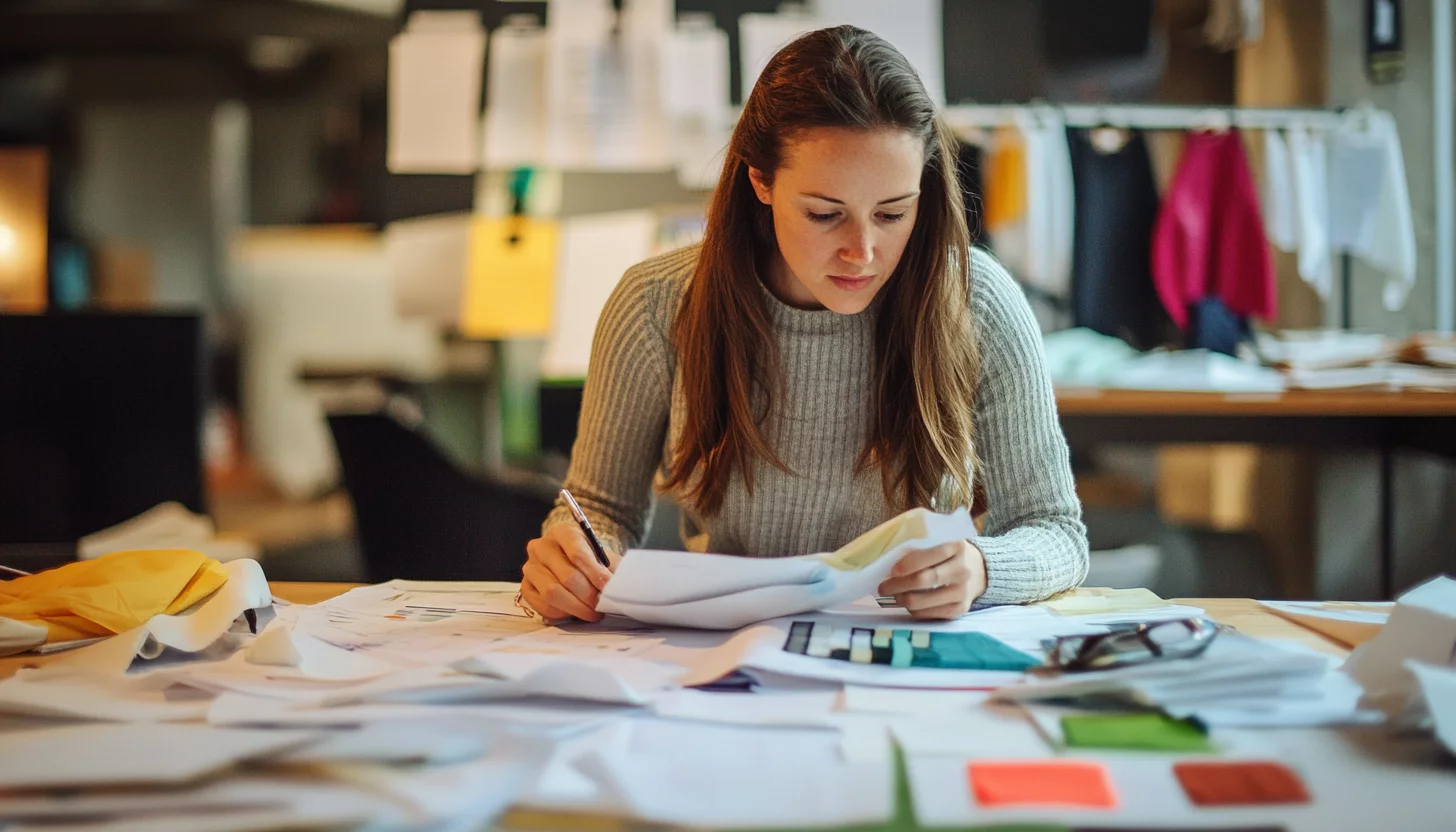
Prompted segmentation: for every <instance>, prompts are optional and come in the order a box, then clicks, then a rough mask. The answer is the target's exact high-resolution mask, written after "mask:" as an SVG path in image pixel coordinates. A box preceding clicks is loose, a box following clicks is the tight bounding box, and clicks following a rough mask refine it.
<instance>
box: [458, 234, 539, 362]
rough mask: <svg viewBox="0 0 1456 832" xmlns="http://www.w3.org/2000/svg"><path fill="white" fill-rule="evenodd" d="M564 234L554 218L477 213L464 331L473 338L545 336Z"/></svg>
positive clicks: (463, 310) (461, 320)
mask: <svg viewBox="0 0 1456 832" xmlns="http://www.w3.org/2000/svg"><path fill="white" fill-rule="evenodd" d="M513 239H514V241H513ZM559 239H560V235H559V233H558V227H557V223H556V221H555V220H543V219H537V218H534V217H476V218H475V219H474V221H473V222H472V223H471V227H470V265H469V271H468V272H467V274H466V278H465V297H464V303H463V304H462V309H461V313H460V314H461V319H460V331H461V332H462V333H463V334H464V335H466V336H468V337H470V338H539V337H545V336H546V334H547V333H548V332H549V331H550V328H551V303H552V300H553V298H554V296H555V293H556V258H557V248H558V240H559Z"/></svg>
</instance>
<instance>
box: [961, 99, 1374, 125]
mask: <svg viewBox="0 0 1456 832" xmlns="http://www.w3.org/2000/svg"><path fill="white" fill-rule="evenodd" d="M1362 109H1364V108H1353V109H1350V110H1330V109H1318V108H1303V109H1300V108H1273V107H1218V106H1214V107H1204V106H1193V107H1190V106H1171V105H1157V104H1153V105H1149V104H1046V103H1033V104H958V105H954V106H950V107H946V108H945V112H944V115H945V119H946V122H947V123H948V124H950V126H951V127H952V128H953V129H956V130H961V129H969V128H976V127H1000V126H1010V125H1014V124H1016V123H1018V120H1019V119H1022V118H1024V117H1025V116H1026V115H1027V114H1030V115H1032V116H1035V114H1036V113H1038V112H1052V113H1055V114H1057V115H1058V116H1060V117H1061V119H1062V121H1063V122H1065V123H1066V125H1067V126H1068V127H1123V128H1127V129H1130V130H1134V129H1135V130H1199V129H1210V128H1219V129H1227V128H1230V127H1239V128H1244V129H1249V130H1270V129H1275V130H1278V129H1288V128H1290V127H1300V126H1303V127H1313V128H1317V129H1330V128H1333V127H1337V126H1338V125H1339V124H1340V123H1341V122H1342V121H1343V120H1344V119H1346V118H1348V117H1349V114H1350V113H1352V112H1356V113H1358V112H1360V111H1361V110H1362Z"/></svg>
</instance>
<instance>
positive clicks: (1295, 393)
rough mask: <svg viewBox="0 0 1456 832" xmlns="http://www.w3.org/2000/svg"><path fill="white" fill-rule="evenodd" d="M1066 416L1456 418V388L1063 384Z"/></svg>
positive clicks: (1061, 403) (1060, 403)
mask: <svg viewBox="0 0 1456 832" xmlns="http://www.w3.org/2000/svg"><path fill="white" fill-rule="evenodd" d="M1057 409H1058V410H1059V411H1060V412H1061V413H1062V414H1063V415H1066V416H1158V415H1164V416H1170V415H1178V416H1456V392H1452V393H1442V392H1428V391H1382V390H1289V391H1286V392H1283V393H1191V392H1180V391H1169V390H1110V389H1099V388H1061V389H1058V390H1057Z"/></svg>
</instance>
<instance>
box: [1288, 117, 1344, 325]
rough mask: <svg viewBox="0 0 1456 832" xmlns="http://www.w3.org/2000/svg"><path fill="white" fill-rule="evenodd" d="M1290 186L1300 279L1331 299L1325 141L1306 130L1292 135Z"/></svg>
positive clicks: (1332, 274)
mask: <svg viewBox="0 0 1456 832" xmlns="http://www.w3.org/2000/svg"><path fill="white" fill-rule="evenodd" d="M1289 161H1290V173H1291V183H1292V184H1293V186H1294V208H1295V224H1296V233H1297V235H1298V250H1299V276H1300V277H1302V278H1304V282H1305V283H1308V284H1309V285H1310V286H1311V287H1313V288H1314V290H1315V291H1316V292H1318V293H1319V296H1320V297H1321V298H1323V299H1328V298H1329V296H1330V291H1331V289H1333V288H1334V264H1333V260H1332V258H1331V256H1330V194H1329V185H1328V177H1329V174H1328V165H1327V162H1326V152H1325V138H1324V136H1323V135H1322V134H1320V133H1317V132H1315V131H1313V130H1310V129H1307V128H1295V129H1293V130H1290V131H1289Z"/></svg>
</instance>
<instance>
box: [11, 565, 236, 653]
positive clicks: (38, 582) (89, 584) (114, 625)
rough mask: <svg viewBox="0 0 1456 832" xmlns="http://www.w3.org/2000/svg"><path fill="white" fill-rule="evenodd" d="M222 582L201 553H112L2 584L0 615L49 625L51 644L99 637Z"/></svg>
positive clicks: (222, 575)
mask: <svg viewBox="0 0 1456 832" xmlns="http://www.w3.org/2000/svg"><path fill="white" fill-rule="evenodd" d="M225 583H227V573H226V572H224V571H223V568H222V564H220V563H218V562H217V561H215V560H213V559H212V558H209V557H207V556H206V555H204V554H202V553H201V552H194V551H191V550H189V549H145V550H139V551H134V552H112V553H111V554H109V555H103V556H101V557H99V558H96V559H95V560H84V561H77V562H75V563H68V564H66V565H65V566H61V567H57V568H55V569H50V570H47V571H45V572H41V573H39V574H36V575H29V576H26V577H22V578H15V579H13V580H9V581H3V582H0V618H11V619H15V620H16V621H27V622H30V623H33V624H40V625H42V626H44V627H45V628H46V629H47V630H48V631H49V635H48V637H47V638H46V641H47V642H61V641H76V640H78V639H86V638H98V637H102V636H109V635H113V634H115V633H121V632H125V631H127V630H131V629H134V628H136V627H139V626H141V625H142V624H144V623H146V622H147V621H148V620H149V619H151V617H152V616H154V615H157V614H158V613H165V614H167V615H176V614H177V613H179V612H181V611H183V610H185V609H187V608H188V607H190V606H192V605H193V604H195V603H197V602H198V601H201V600H202V599H204V598H206V597H207V596H209V595H211V594H212V593H214V592H216V591H217V589H218V588H219V587H221V586H222V585H223V584H225Z"/></svg>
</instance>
